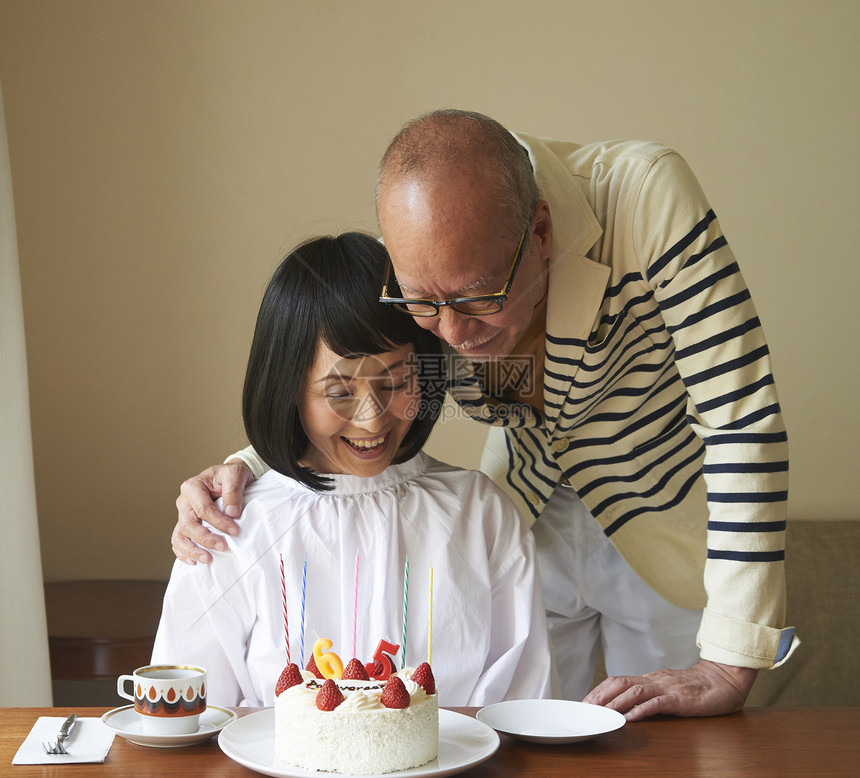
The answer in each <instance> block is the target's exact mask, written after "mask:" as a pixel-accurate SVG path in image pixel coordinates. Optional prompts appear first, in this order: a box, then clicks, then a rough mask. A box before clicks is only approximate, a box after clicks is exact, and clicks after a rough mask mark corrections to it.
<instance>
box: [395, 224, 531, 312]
mask: <svg viewBox="0 0 860 778" xmlns="http://www.w3.org/2000/svg"><path fill="white" fill-rule="evenodd" d="M529 227H531V221H529V223H528V224H527V225H526V228H525V229H524V230H523V234H522V236H521V237H520V242H519V244H518V245H517V253H516V256H515V257H514V263H513V265H511V270H510V272H509V273H508V278H507V280H506V281H505V285H504V286H503V287H502V291H501V292H496V293H495V294H482V295H477V296H475V297H455V298H453V299H452V300H423V299H416V298H411V297H391V296H389V294H388V285H389V283H390V282H391V271H392V267H391V260H390V259H389V260H388V268H387V269H386V271H385V283H384V284H383V285H382V294H381V295H380V297H379V302H381V303H385V304H386V305H393V306H394V307H395V308H396V309H397V310H398V311H402V312H403V313H408V314H409V315H410V316H438V315H439V309H440V308H442V307H443V306H445V305H450V306H451V307H452V308H453V309H454V310H455V311H457V312H458V313H465V314H466V315H467V316H490V315H492V314H494V313H498V312H499V311H500V310H502V306H503V305H504V304H505V301H506V300H507V299H508V295H509V294H510V292H511V287H512V286H513V283H514V276H515V275H516V274H517V268H518V267H519V266H520V260H521V259H522V258H523V252H524V250H525V246H526V237H527V236H528V234H529ZM393 287H394V288H395V289H396V290H397V291H398V292H399V291H400V288H399V287H398V286H397V282H396V281H395V282H394V284H393Z"/></svg>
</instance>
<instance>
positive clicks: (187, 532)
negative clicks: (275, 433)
mask: <svg viewBox="0 0 860 778" xmlns="http://www.w3.org/2000/svg"><path fill="white" fill-rule="evenodd" d="M253 480H254V476H253V474H252V473H251V470H250V469H249V468H248V466H247V465H246V464H245V463H244V462H230V463H229V464H226V465H214V466H213V467H210V468H207V469H206V470H204V471H203V472H202V473H200V475H197V476H194V478H189V479H188V480H187V481H185V482H184V483H183V484H182V486H181V487H180V490H179V497H178V498H177V499H176V507H177V509H178V511H179V518H178V520H177V522H176V526H175V527H174V528H173V535H172V536H171V546H172V547H173V553H174V554H176V557H177V558H178V559H179V560H180V561H181V562H185V563H186V564H189V565H195V564H197V563H198V562H202V563H203V564H209V563H210V562H211V561H212V554H210V553H209V552H208V551H207V550H206V549H207V548H209V549H212V550H214V551H226V550H227V543H226V542H225V541H224V539H223V538H222V537H221V536H220V535H216V534H215V533H214V532H210V531H209V530H208V529H207V528H206V527H204V526H203V522H204V521H206V522H207V523H208V524H209V525H210V526H212V527H213V528H215V529H217V530H220V531H221V532H226V533H228V534H229V535H238V534H239V525H238V524H237V523H236V522H235V521H233V519H234V518H236V517H237V516H238V515H239V514H240V513H241V512H242V494H243V492H244V490H245V487H246V486H247V485H248V484H249V483H250V482H251V481H253ZM218 497H221V498H222V500H223V503H224V513H222V512H221V511H219V510H218V508H216V507H215V503H214V499H216V498H218Z"/></svg>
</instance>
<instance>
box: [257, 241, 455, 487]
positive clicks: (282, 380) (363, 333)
mask: <svg viewBox="0 0 860 778" xmlns="http://www.w3.org/2000/svg"><path fill="white" fill-rule="evenodd" d="M387 263H388V254H387V253H386V251H385V247H384V246H383V245H382V244H381V243H380V242H379V241H378V240H376V239H375V238H373V237H371V236H370V235H364V234H361V233H358V232H346V233H343V234H341V235H338V236H336V237H332V236H325V237H318V238H312V239H311V240H308V241H306V242H305V243H302V244H301V245H299V246H298V247H296V248H295V249H294V250H293V251H291V252H290V254H289V255H288V256H287V257H286V259H284V261H283V262H281V264H280V266H279V267H278V269H277V270H276V271H275V273H274V275H273V276H272V279H271V281H269V285H268V287H267V288H266V292H265V294H264V296H263V302H262V303H261V305H260V312H259V313H258V314H257V326H256V329H255V331H254V340H253V343H252V345H251V354H250V356H249V358H248V369H247V371H246V372H245V387H244V390H243V393H242V417H243V419H244V422H245V431H246V433H247V435H248V439H249V440H250V442H251V444H252V445H253V446H254V449H255V450H256V452H257V454H258V455H259V456H260V457H261V458H262V459H263V461H264V462H266V464H268V465H269V467H271V468H272V469H273V470H277V471H278V472H279V473H283V474H284V475H287V476H289V477H291V478H295V479H296V480H297V481H300V482H301V483H303V484H305V485H306V486H308V487H310V488H311V489H315V490H326V489H330V488H331V479H329V478H325V477H324V476H322V475H320V474H319V473H316V472H314V471H313V470H311V469H310V468H308V467H305V466H303V465H301V464H299V460H300V459H301V457H302V455H303V454H304V451H305V449H306V447H307V445H308V438H307V436H306V435H305V431H304V429H303V428H302V425H301V422H300V420H299V414H298V408H297V399H298V396H299V392H300V390H301V386H302V377H303V376H304V374H305V371H306V370H307V369H308V368H309V367H310V366H311V365H312V364H313V361H314V357H315V356H316V348H317V343H318V341H319V340H320V339H322V341H323V342H324V343H325V344H326V346H327V347H328V348H329V349H331V350H332V351H333V352H335V353H336V354H339V355H341V356H356V357H358V356H366V355H373V354H381V353H384V352H387V351H392V350H395V349H397V348H399V347H400V346H404V345H406V344H412V346H413V347H414V349H415V354H416V356H417V358H418V380H419V385H420V387H421V403H420V407H419V410H418V414H417V416H416V418H415V420H414V421H413V423H412V426H411V427H410V428H409V431H408V432H407V434H406V436H405V437H404V439H403V444H402V445H401V448H400V450H399V451H398V452H397V456H396V458H395V459H394V460H393V461H394V462H395V463H397V462H405V461H406V460H407V459H411V458H412V457H413V456H415V454H417V453H418V451H419V450H420V449H421V448H422V446H423V445H424V443H425V442H426V441H427V438H428V437H429V436H430V432H431V430H432V429H433V425H434V424H435V423H436V419H437V418H438V417H439V412H440V410H441V408H442V402H443V400H444V397H445V370H444V364H443V360H442V350H441V346H440V344H439V339H438V338H437V337H436V336H435V335H433V334H432V333H431V332H428V331H427V330H425V329H423V328H421V327H419V326H418V325H417V324H416V323H415V321H414V320H413V319H412V317H411V316H407V315H404V314H403V313H401V312H400V311H397V310H395V309H394V308H392V307H391V306H390V305H385V304H383V303H380V302H378V300H379V291H380V289H381V288H382V283H383V278H384V275H385V270H386V267H387Z"/></svg>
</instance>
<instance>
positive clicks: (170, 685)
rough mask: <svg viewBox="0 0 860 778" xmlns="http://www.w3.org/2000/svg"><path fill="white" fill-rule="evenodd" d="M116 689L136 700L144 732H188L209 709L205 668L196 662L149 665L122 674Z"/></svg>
mask: <svg viewBox="0 0 860 778" xmlns="http://www.w3.org/2000/svg"><path fill="white" fill-rule="evenodd" d="M129 682H131V683H132V690H131V693H130V694H129V692H128V691H126V684H128V683H129ZM116 692H117V694H119V696H120V697H125V698H126V699H127V700H132V702H134V709H135V711H136V712H137V713H138V715H139V716H140V719H141V723H142V726H143V732H144V733H145V734H147V735H188V734H191V733H193V732H196V731H197V728H198V726H199V719H200V714H201V713H203V711H205V710H206V671H205V670H204V669H203V668H202V667H196V666H194V665H146V666H145V667H138V668H137V670H135V671H134V672H133V673H132V674H131V675H121V676H120V677H119V678H118V679H117V682H116Z"/></svg>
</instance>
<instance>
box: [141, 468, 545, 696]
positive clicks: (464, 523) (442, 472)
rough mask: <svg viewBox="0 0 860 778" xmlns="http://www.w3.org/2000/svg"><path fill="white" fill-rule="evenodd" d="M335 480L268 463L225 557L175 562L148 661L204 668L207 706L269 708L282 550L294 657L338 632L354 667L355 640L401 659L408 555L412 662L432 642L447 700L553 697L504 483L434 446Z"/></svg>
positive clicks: (533, 590) (526, 542) (539, 617)
mask: <svg viewBox="0 0 860 778" xmlns="http://www.w3.org/2000/svg"><path fill="white" fill-rule="evenodd" d="M331 478H332V479H333V481H334V484H335V488H334V489H333V490H332V491H330V492H322V493H320V492H314V491H312V490H310V489H308V488H306V487H305V486H303V485H302V484H299V483H298V482H296V481H295V480H293V479H291V478H288V477H286V476H284V475H281V474H280V473H277V472H274V471H269V472H267V473H266V474H265V475H263V476H262V477H261V478H260V479H258V480H257V481H255V482H254V483H253V484H252V485H251V486H250V487H249V488H248V489H247V490H246V492H245V509H244V511H243V513H242V518H241V519H240V527H241V530H240V534H239V535H238V537H235V538H234V537H227V538H226V541H227V544H228V546H229V551H226V552H222V553H217V552H215V553H214V557H215V559H214V561H213V563H212V564H211V565H195V566H188V565H185V564H183V563H181V562H178V561H177V562H176V563H175V564H174V567H173V572H172V574H171V577H170V583H169V585H168V588H167V593H166V594H165V597H164V610H163V613H162V617H161V623H160V625H159V628H158V634H157V636H156V640H155V647H154V649H153V655H152V661H153V662H156V663H183V664H197V665H201V666H203V667H205V668H206V669H207V671H208V674H209V677H208V684H209V693H208V699H209V702H210V703H212V704H217V705H233V706H235V705H248V706H271V705H273V704H274V688H275V683H276V681H277V679H278V676H279V675H280V673H281V671H282V670H283V668H284V666H285V664H286V661H287V648H286V645H287V641H286V634H285V633H286V629H285V618H284V604H283V602H284V595H283V594H282V582H281V572H280V569H281V568H280V565H281V562H280V560H281V557H283V567H284V584H283V588H284V590H285V596H286V604H287V607H286V613H287V618H286V627H287V628H288V630H289V637H290V640H289V648H290V657H291V660H292V661H293V662H295V663H297V664H302V665H304V664H306V663H307V661H308V659H309V658H310V656H311V655H312V654H313V647H314V643H315V641H316V640H317V639H318V638H323V639H324V638H328V639H329V640H331V641H332V642H333V644H334V645H333V646H332V648H331V649H330V651H331V652H334V653H336V654H337V655H338V656H339V657H340V659H341V661H342V663H343V664H344V665H346V663H347V662H348V661H349V660H350V659H351V658H352V656H353V645H355V654H357V656H358V658H359V659H360V660H361V662H362V663H363V664H366V663H369V662H371V661H372V660H373V658H374V656H373V655H374V653H375V651H376V649H377V647H378V645H379V643H380V641H381V640H382V639H385V640H387V641H389V642H390V643H392V644H395V645H398V646H401V650H398V651H396V652H395V655H394V664H395V665H396V667H397V668H400V667H401V666H402V665H403V654H402V643H403V640H402V635H403V611H404V607H403V599H404V597H403V595H404V572H405V571H404V566H405V562H406V560H407V557H408V561H409V568H408V581H407V583H408V597H407V607H406V634H407V638H406V655H405V660H406V661H405V664H406V665H408V666H413V667H414V666H417V665H418V664H420V663H421V662H423V661H426V660H427V659H428V651H430V652H432V655H431V665H432V668H433V674H434V676H435V678H436V684H437V688H438V690H439V702H440V704H441V705H446V706H457V705H486V704H488V703H492V702H498V701H500V700H504V699H513V698H530V697H547V696H550V695H551V694H552V689H551V678H552V676H553V673H552V668H551V659H550V650H549V641H548V638H547V630H546V621H545V616H544V609H543V602H542V599H541V587H540V581H539V578H538V571H537V564H536V561H535V550H534V541H533V539H532V535H531V533H530V532H529V530H528V528H527V526H526V525H525V523H524V522H523V520H522V519H521V518H520V516H519V514H518V513H517V510H516V509H515V508H514V506H513V503H512V502H510V500H509V498H508V497H507V496H506V495H504V493H503V492H502V491H501V490H500V489H499V488H498V487H496V486H495V485H494V484H493V483H492V482H491V481H490V480H489V479H488V478H487V477H486V476H484V475H482V474H481V473H478V472H474V471H470V470H461V469H459V468H455V467H452V466H450V465H446V464H443V463H441V462H437V461H436V460H434V459H432V458H431V457H429V456H427V455H426V454H423V453H421V454H418V455H417V456H416V457H414V458H413V459H411V460H410V461H408V462H405V463H403V464H400V465H393V466H391V467H389V468H388V469H387V470H386V471H385V472H384V473H383V474H382V475H379V476H376V477H373V478H358V477H355V476H348V475H336V476H331ZM356 556H357V557H358V576H357V586H356ZM305 560H307V567H306V578H305V582H304V591H305V598H304V612H303V608H302V606H303V598H302V589H303V581H302V577H303V576H302V573H303V564H304V562H305ZM431 566H432V628H431V608H430V602H431V588H430V580H431V579H430V575H431ZM303 618H304V632H303V633H302V619H303ZM302 635H303V640H302ZM428 638H430V640H428ZM302 643H303V645H302Z"/></svg>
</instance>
